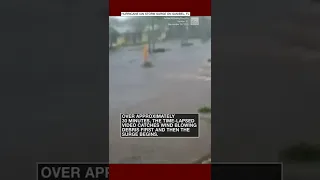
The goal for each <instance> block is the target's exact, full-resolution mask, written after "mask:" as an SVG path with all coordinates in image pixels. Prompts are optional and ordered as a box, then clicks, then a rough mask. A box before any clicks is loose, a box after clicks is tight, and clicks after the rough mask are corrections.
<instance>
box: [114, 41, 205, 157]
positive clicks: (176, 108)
mask: <svg viewBox="0 0 320 180" xmlns="http://www.w3.org/2000/svg"><path fill="white" fill-rule="evenodd" d="M156 46H157V47H159V48H161V47H164V46H166V48H170V49H171V51H168V52H165V53H158V54H156V55H152V56H151V57H150V60H151V61H152V62H153V64H154V67H153V68H149V69H145V68H142V67H141V63H142V50H139V47H134V48H132V47H131V48H123V49H121V50H120V51H118V52H111V53H110V66H109V67H110V71H109V72H110V74H109V77H110V79H109V82H110V86H109V87H110V96H109V97H110V119H109V120H110V121H109V122H110V156H109V157H110V162H111V163H126V162H127V163H141V162H143V163H148V162H149V163H188V162H192V161H194V160H196V159H197V158H200V157H201V156H203V155H205V154H207V153H209V152H210V148H211V145H210V143H211V131H210V125H209V124H207V122H205V121H201V122H200V138H197V139H184V138H180V139H179V138H170V139H154V138H151V139H120V132H119V129H120V121H119V113H134V112H135V113H197V109H198V108H199V107H201V106H203V105H210V104H211V87H210V86H211V81H208V80H207V81H206V80H203V79H201V78H197V77H200V76H201V69H206V70H205V71H208V72H209V74H210V72H211V69H210V64H209V63H207V59H208V58H209V57H210V55H211V52H210V50H211V47H210V43H208V44H201V43H200V42H198V41H196V40H195V41H194V46H191V47H185V48H181V47H180V41H169V42H167V43H162V44H160V43H159V44H157V45H156ZM204 67H206V68H204ZM208 67H209V68H208ZM202 71H203V70H202Z"/></svg>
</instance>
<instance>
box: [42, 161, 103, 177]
mask: <svg viewBox="0 0 320 180" xmlns="http://www.w3.org/2000/svg"><path fill="white" fill-rule="evenodd" d="M80 179H81V180H83V179H85V180H107V179H109V165H108V164H107V163H90V164H83V163H71V164H67V163H61V164H60V163H38V164H37V180H80Z"/></svg>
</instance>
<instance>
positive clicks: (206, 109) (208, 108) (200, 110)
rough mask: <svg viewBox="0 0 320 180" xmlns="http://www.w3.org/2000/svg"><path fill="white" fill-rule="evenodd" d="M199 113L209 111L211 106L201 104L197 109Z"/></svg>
mask: <svg viewBox="0 0 320 180" xmlns="http://www.w3.org/2000/svg"><path fill="white" fill-rule="evenodd" d="M198 112H199V113H211V108H210V107H207V106H203V107H201V108H199V109H198Z"/></svg>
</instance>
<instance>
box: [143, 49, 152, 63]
mask: <svg viewBox="0 0 320 180" xmlns="http://www.w3.org/2000/svg"><path fill="white" fill-rule="evenodd" d="M142 66H143V67H145V68H150V67H152V63H151V62H150V61H149V46H148V44H146V45H145V46H144V48H143V64H142Z"/></svg>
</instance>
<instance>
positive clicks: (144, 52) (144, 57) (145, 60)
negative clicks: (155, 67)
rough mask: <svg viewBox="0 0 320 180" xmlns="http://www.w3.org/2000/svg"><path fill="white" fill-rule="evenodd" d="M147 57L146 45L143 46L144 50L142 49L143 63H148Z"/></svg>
mask: <svg viewBox="0 0 320 180" xmlns="http://www.w3.org/2000/svg"><path fill="white" fill-rule="evenodd" d="M148 57H149V47H148V45H147V44H146V45H144V48H143V60H144V62H145V63H146V62H147V61H148Z"/></svg>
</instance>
